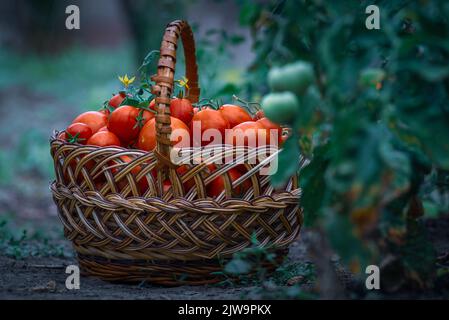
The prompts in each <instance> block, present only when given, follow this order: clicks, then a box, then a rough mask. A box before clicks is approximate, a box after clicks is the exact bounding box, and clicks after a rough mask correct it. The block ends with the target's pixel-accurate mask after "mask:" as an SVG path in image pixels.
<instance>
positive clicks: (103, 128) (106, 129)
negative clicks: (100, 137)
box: [97, 126, 109, 132]
mask: <svg viewBox="0 0 449 320" xmlns="http://www.w3.org/2000/svg"><path fill="white" fill-rule="evenodd" d="M101 131H109V130H108V127H107V126H104V127H102V128H100V129H99V130H98V131H97V132H101Z"/></svg>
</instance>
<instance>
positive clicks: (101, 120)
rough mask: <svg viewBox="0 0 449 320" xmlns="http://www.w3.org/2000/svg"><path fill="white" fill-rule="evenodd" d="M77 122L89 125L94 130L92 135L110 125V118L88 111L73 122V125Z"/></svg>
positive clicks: (97, 112)
mask: <svg viewBox="0 0 449 320" xmlns="http://www.w3.org/2000/svg"><path fill="white" fill-rule="evenodd" d="M76 122H80V123H84V124H87V125H88V126H89V127H90V129H91V130H92V134H94V133H96V132H97V131H98V130H100V128H102V127H104V126H106V125H107V124H108V117H107V116H106V115H105V114H104V113H102V112H99V111H87V112H84V113H82V114H80V115H79V116H78V117H76V118H75V119H74V120H73V121H72V123H76Z"/></svg>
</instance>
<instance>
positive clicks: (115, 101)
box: [108, 92, 126, 109]
mask: <svg viewBox="0 0 449 320" xmlns="http://www.w3.org/2000/svg"><path fill="white" fill-rule="evenodd" d="M125 98H126V94H125V93H124V92H120V93H118V94H116V95H114V96H113V97H112V98H111V100H109V102H108V104H109V106H110V107H113V108H114V109H116V108H118V107H119V106H120V104H121V103H122V102H123V100H125Z"/></svg>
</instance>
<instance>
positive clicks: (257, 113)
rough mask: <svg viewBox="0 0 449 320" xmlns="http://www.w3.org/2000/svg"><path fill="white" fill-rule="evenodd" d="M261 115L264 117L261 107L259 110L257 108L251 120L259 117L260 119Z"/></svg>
mask: <svg viewBox="0 0 449 320" xmlns="http://www.w3.org/2000/svg"><path fill="white" fill-rule="evenodd" d="M263 117H265V113H264V112H263V110H262V109H260V110H257V112H256V114H255V115H254V117H253V120H254V121H257V120H259V119H262V118H263Z"/></svg>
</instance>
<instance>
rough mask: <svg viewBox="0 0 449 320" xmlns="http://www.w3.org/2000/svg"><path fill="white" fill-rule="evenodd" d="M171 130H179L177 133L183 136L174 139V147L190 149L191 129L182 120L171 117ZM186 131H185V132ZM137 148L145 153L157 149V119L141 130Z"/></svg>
mask: <svg viewBox="0 0 449 320" xmlns="http://www.w3.org/2000/svg"><path fill="white" fill-rule="evenodd" d="M170 121H171V130H172V132H173V131H175V130H177V129H180V130H177V133H180V134H182V136H177V137H173V139H174V141H172V145H176V146H177V147H179V148H181V147H188V146H190V132H189V128H188V127H187V126H186V124H185V123H184V122H182V121H181V120H179V119H177V118H174V117H170ZM183 130H185V131H183ZM137 148H139V149H141V150H145V151H152V150H153V149H154V148H156V119H155V118H153V119H151V120H150V121H148V122H147V123H146V124H145V125H144V126H143V128H142V130H140V134H139V138H138V139H137Z"/></svg>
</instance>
